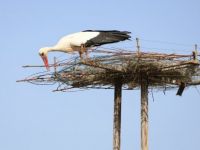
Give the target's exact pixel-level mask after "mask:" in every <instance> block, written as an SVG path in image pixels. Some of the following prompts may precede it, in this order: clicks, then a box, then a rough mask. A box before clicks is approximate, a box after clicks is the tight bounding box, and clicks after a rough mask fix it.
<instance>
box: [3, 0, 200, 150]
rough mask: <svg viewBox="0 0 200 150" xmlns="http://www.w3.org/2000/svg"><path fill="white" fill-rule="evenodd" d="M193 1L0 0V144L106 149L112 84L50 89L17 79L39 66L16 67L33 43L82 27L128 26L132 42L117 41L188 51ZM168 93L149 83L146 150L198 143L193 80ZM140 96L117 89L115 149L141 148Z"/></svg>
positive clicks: (31, 52) (29, 59)
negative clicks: (100, 87) (64, 90)
mask: <svg viewBox="0 0 200 150" xmlns="http://www.w3.org/2000/svg"><path fill="white" fill-rule="evenodd" d="M199 6H200V1H199V0H167V1H160V0H151V1H146V0H140V1H138V0H137V1H136V0H98V1H95V0H83V1H81V0H79V1H77V0H73V1H72V0H68V1H66V0H63V1H62V0H56V1H50V0H48V1H47V0H43V1H41V0H34V1H27V0H18V1H14V0H12V1H11V0H6V1H4V0H0V44H1V50H0V51H1V55H0V66H1V75H0V76H1V77H0V83H1V88H0V89H1V90H0V150H55V149H59V150H102V149H104V150H109V149H112V126H113V124H112V123H113V91H112V90H89V91H81V92H70V93H59V92H58V93H53V92H51V91H52V90H53V89H55V88H56V86H35V85H31V84H27V83H16V80H18V79H22V78H24V77H26V76H28V75H30V74H32V73H35V72H37V71H38V70H37V69H23V68H21V66H23V65H27V64H41V63H42V60H41V58H39V56H38V50H39V48H41V47H44V46H48V45H53V44H55V42H56V41H57V40H58V39H59V38H60V37H62V36H63V35H65V34H69V33H73V32H77V31H81V30H85V29H118V30H128V31H131V32H132V36H133V41H132V42H128V43H127V42H124V44H125V45H126V46H127V47H129V48H132V49H133V50H134V49H135V48H134V45H135V44H134V38H135V37H136V36H137V37H139V38H141V39H144V40H141V45H142V47H143V49H145V50H147V51H154V50H155V51H160V52H167V50H170V51H173V52H176V53H183V52H184V53H186V52H187V53H190V52H191V50H192V49H193V45H194V44H196V43H197V44H199V45H200V19H199V15H200V9H199ZM145 40H146V41H145ZM148 40H151V41H157V42H148ZM158 41H167V42H173V43H181V44H170V43H160V42H158ZM122 45H123V43H122ZM155 48H157V49H155ZM53 56H54V54H53V53H52V54H51V55H50V57H53ZM63 57H65V55H64V56H63ZM50 60H51V61H52V59H50ZM197 88H198V89H200V88H199V87H197ZM175 94H176V90H171V91H168V92H166V94H165V95H164V94H163V92H162V91H156V90H155V91H154V101H153V99H152V96H151V93H149V105H150V106H149V111H150V112H149V119H150V120H149V132H150V133H149V134H150V135H149V146H150V148H149V149H150V150H161V149H162V150H188V149H191V150H192V149H200V145H199V139H200V117H199V114H200V109H199V106H200V95H199V94H198V92H197V89H196V88H194V87H191V88H187V90H185V91H184V93H183V96H182V97H177V96H176V95H175ZM139 95H140V93H139V91H138V90H135V91H124V92H123V104H122V150H132V149H140V96H139Z"/></svg>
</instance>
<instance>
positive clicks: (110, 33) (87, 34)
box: [39, 30, 131, 70]
mask: <svg viewBox="0 0 200 150" xmlns="http://www.w3.org/2000/svg"><path fill="white" fill-rule="evenodd" d="M130 33H131V32H128V31H117V30H107V31H104V30H85V31H82V32H77V33H74V34H70V35H67V36H64V37H63V38H61V39H60V40H59V41H58V43H57V44H56V45H54V46H52V47H44V48H41V49H40V50H39V55H40V56H41V57H42V59H43V61H44V64H45V67H46V68H47V70H49V64H48V58H47V53H48V52H51V51H60V52H65V53H69V52H73V51H78V52H79V54H80V57H81V58H82V54H83V52H86V54H87V49H89V48H92V47H95V46H100V45H103V44H108V43H115V42H119V41H124V40H127V39H130V38H131V36H130V35H129V34H130Z"/></svg>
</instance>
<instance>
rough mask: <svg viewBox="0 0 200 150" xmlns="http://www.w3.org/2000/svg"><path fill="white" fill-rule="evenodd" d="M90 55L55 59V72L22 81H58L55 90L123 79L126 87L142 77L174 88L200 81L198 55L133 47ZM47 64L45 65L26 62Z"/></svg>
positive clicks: (103, 84) (138, 82)
mask: <svg viewBox="0 0 200 150" xmlns="http://www.w3.org/2000/svg"><path fill="white" fill-rule="evenodd" d="M91 55H92V56H90V58H85V59H80V58H78V57H75V58H73V59H72V60H70V61H69V60H65V61H62V62H61V61H58V60H57V62H56V61H55V62H54V64H52V65H51V67H52V68H54V71H53V72H42V73H38V74H34V75H33V76H29V77H28V78H25V79H24V80H19V81H22V82H30V83H34V84H54V83H58V87H57V89H56V90H55V91H66V90H69V89H77V88H78V89H88V88H104V89H109V88H113V86H114V84H116V83H117V82H121V83H122V84H123V88H124V89H136V88H138V87H140V85H141V82H142V81H143V80H142V79H145V80H146V81H147V82H148V84H149V86H151V87H153V88H158V89H163V88H164V89H167V88H169V89H170V88H174V87H177V86H179V85H180V83H185V84H186V85H187V86H189V85H199V84H200V68H199V61H198V56H197V55H196V54H195V53H194V52H193V54H191V55H178V54H163V53H150V52H149V53H145V52H133V51H132V52H131V51H124V50H123V51H122V50H121V51H110V50H95V51H93V52H91ZM26 67H43V66H26Z"/></svg>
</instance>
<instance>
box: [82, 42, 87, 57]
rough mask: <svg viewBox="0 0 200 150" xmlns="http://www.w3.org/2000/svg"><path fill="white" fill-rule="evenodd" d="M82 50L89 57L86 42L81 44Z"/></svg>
mask: <svg viewBox="0 0 200 150" xmlns="http://www.w3.org/2000/svg"><path fill="white" fill-rule="evenodd" d="M81 52H82V53H84V52H85V55H86V58H88V51H87V48H86V47H85V44H81Z"/></svg>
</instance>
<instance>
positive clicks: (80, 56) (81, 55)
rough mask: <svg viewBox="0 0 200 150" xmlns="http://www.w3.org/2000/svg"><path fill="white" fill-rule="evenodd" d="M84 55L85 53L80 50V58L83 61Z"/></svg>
mask: <svg viewBox="0 0 200 150" xmlns="http://www.w3.org/2000/svg"><path fill="white" fill-rule="evenodd" d="M82 54H83V52H82V51H81V50H80V51H79V56H80V58H81V60H82V59H83V56H82Z"/></svg>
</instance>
